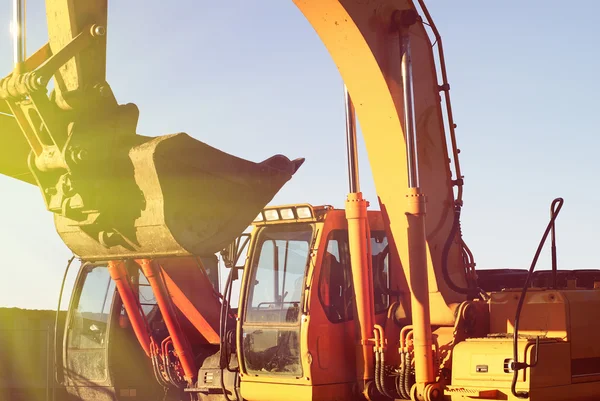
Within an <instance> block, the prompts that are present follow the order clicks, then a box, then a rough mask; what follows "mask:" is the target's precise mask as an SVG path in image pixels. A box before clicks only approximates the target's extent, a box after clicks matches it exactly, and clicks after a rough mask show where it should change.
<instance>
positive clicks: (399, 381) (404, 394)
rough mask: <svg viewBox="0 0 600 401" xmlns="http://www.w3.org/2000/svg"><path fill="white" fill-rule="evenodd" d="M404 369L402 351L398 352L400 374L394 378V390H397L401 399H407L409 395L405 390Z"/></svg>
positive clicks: (404, 358) (405, 368)
mask: <svg viewBox="0 0 600 401" xmlns="http://www.w3.org/2000/svg"><path fill="white" fill-rule="evenodd" d="M406 371H407V367H406V352H404V351H402V352H401V353H400V376H398V378H397V379H396V391H398V393H399V394H400V396H401V398H402V399H404V400H409V399H410V395H409V394H408V393H407V392H406V387H405V386H404V382H405V381H406V379H405V378H406Z"/></svg>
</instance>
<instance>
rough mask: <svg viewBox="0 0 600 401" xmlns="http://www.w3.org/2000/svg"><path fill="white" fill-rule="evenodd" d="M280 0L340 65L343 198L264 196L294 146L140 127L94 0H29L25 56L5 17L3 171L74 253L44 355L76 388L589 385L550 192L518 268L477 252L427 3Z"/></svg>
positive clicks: (571, 276)
mask: <svg viewBox="0 0 600 401" xmlns="http://www.w3.org/2000/svg"><path fill="white" fill-rule="evenodd" d="M293 2H294V3H295V5H296V6H297V7H298V9H299V10H300V12H302V13H303V14H304V16H305V17H306V19H307V20H308V21H309V22H310V23H311V24H312V26H313V28H314V29H315V31H316V32H317V34H318V35H319V37H320V38H321V40H322V41H323V43H324V45H325V46H326V48H327V50H328V51H329V53H330V55H331V57H332V59H333V61H334V62H335V64H336V65H337V67H338V69H339V72H340V74H341V77H342V79H343V81H344V83H345V87H346V91H345V96H346V117H347V118H346V134H347V154H348V178H349V193H348V195H347V199H346V203H345V210H340V209H335V208H333V207H331V206H327V205H321V206H313V205H310V204H304V203H299V204H292V205H281V206H272V205H271V206H267V205H268V204H269V202H270V201H271V200H272V198H273V196H274V195H275V194H276V193H277V191H278V190H279V189H280V188H281V187H282V186H283V185H284V184H285V183H286V182H287V181H289V180H290V179H291V178H292V177H293V175H294V173H295V172H296V171H297V170H298V169H299V168H300V166H301V164H302V162H303V159H295V160H290V159H289V158H287V157H285V156H281V155H276V156H273V157H272V158H269V159H267V160H265V161H263V162H260V163H254V162H251V161H248V160H243V159H240V158H237V157H235V156H232V155H229V154H227V153H224V152H222V151H220V150H218V149H215V148H212V147H210V146H209V145H207V144H204V143H202V142H200V141H198V140H196V139H193V138H192V137H190V136H188V135H186V134H183V133H179V134H174V135H166V136H160V137H155V138H151V137H145V136H142V135H139V134H137V132H136V124H137V119H138V114H139V112H138V109H137V107H136V106H135V105H133V104H125V105H120V104H118V102H117V100H116V99H115V96H114V95H113V92H112V91H111V88H110V86H109V84H108V83H107V82H106V76H105V75H106V74H105V61H106V38H107V35H108V33H109V31H110V30H109V29H108V25H107V1H106V0H95V1H82V0H46V12H47V19H48V30H49V42H48V44H47V45H45V46H44V47H42V48H41V49H39V50H38V51H37V52H35V53H33V54H32V55H31V56H29V57H25V56H24V54H23V53H24V52H23V41H22V36H21V35H19V30H18V29H17V34H16V35H15V68H14V70H13V71H12V72H11V73H10V74H9V75H7V76H6V77H5V78H3V79H2V80H0V98H1V99H2V102H1V103H0V134H1V135H2V146H1V147H0V153H1V156H2V157H0V171H1V172H2V173H3V174H6V175H9V176H11V177H14V178H17V179H20V180H22V181H25V182H28V183H31V184H34V185H37V186H38V187H39V188H40V191H41V195H42V198H43V200H44V202H45V205H46V207H47V209H48V210H49V211H50V212H52V213H53V214H54V221H55V225H56V229H57V232H58V234H59V235H60V237H61V238H62V240H63V241H64V243H65V244H66V245H67V246H68V247H69V248H70V249H71V250H72V251H73V253H74V254H75V255H76V256H77V257H78V258H79V259H80V260H81V261H82V265H81V267H80V271H79V274H78V278H77V280H76V284H75V288H74V291H73V294H72V297H71V301H70V305H69V312H68V317H67V323H66V326H65V333H64V339H63V342H62V353H61V355H62V358H61V360H60V361H57V364H56V365H57V366H56V367H57V372H56V373H57V374H56V376H57V379H58V380H59V381H60V382H61V383H63V384H64V385H65V386H66V388H67V391H68V392H69V394H70V396H71V397H72V399H73V400H84V401H92V400H106V401H108V400H119V401H123V400H162V399H169V400H238V401H241V400H247V401H269V400H273V401H276V400H298V401H307V400H315V401H317V400H323V401H327V400H364V399H367V400H395V399H412V400H427V401H434V400H469V399H477V400H521V399H528V400H544V401H550V400H594V399H598V398H599V396H600V345H598V342H597V341H595V339H594V338H593V337H592V336H590V335H589V333H593V332H597V331H598V330H599V329H600V327H599V326H600V323H599V322H600V319H596V318H595V315H594V313H595V312H593V311H594V310H597V309H598V306H600V292H599V291H598V290H597V288H599V287H600V272H599V271H595V270H581V271H568V272H567V271H559V270H558V269H557V267H556V263H553V269H552V270H551V271H548V272H535V271H534V270H535V266H536V262H537V259H538V257H539V255H540V252H541V250H542V247H543V245H544V243H545V242H546V239H547V238H550V239H551V241H552V245H553V246H552V254H553V260H554V261H555V260H556V247H555V246H554V237H555V220H556V218H557V216H558V213H559V211H560V209H561V207H562V206H563V200H562V199H560V198H559V199H556V200H554V201H553V202H552V205H551V213H550V216H551V217H550V221H549V223H548V225H547V227H546V228H545V230H544V232H543V236H542V240H541V242H540V245H539V247H538V249H537V251H536V253H535V255H534V258H533V262H532V264H531V267H530V269H529V270H487V271H477V272H476V271H475V261H474V257H473V254H472V252H471V251H470V249H469V248H468V247H467V245H466V244H465V242H464V240H463V238H462V233H461V229H460V215H461V210H462V207H463V185H464V180H463V175H462V173H461V170H460V164H459V159H458V154H459V150H458V147H457V143H456V137H455V130H454V128H455V126H454V121H453V116H452V109H451V105H450V93H449V91H450V86H449V84H448V78H447V74H446V70H445V66H444V53H443V49H442V42H441V38H440V35H439V32H438V31H437V28H436V26H435V24H434V22H433V20H432V18H431V15H430V14H429V12H428V10H427V8H426V6H425V4H424V3H423V0H369V1H366V0H293ZM15 22H16V23H15V26H17V27H18V26H21V25H22V4H21V1H19V0H15ZM438 72H439V74H438ZM51 80H53V83H54V85H53V88H52V90H49V89H48V84H49V82H50V81H51ZM357 117H358V119H360V125H361V130H362V134H363V137H364V141H365V144H366V149H367V152H368V156H369V161H370V165H371V170H372V174H373V178H374V181H375V187H376V192H377V199H376V200H372V201H374V202H376V203H378V204H379V209H380V210H369V202H368V201H367V200H366V199H364V198H363V196H362V193H361V190H360V180H359V175H358V157H357V152H358V151H357V139H356V135H357V134H356V124H357V120H356V118H357ZM99 166H102V167H101V168H100V167H99ZM248 226H250V227H251V231H250V232H246V228H247V227H248ZM217 254H218V255H220V257H221V261H222V265H223V267H224V268H225V269H227V271H228V278H227V281H226V282H225V283H224V285H220V284H219V282H218V272H217V271H218V268H219V266H218V261H217V257H216V255H217ZM234 282H239V283H240V291H239V293H238V294H233V292H234V291H233V288H234V285H233V284H234ZM61 292H62V291H61ZM236 298H237V299H238V301H239V302H238V304H237V306H235V307H234V305H235V299H236ZM232 299H233V301H232Z"/></svg>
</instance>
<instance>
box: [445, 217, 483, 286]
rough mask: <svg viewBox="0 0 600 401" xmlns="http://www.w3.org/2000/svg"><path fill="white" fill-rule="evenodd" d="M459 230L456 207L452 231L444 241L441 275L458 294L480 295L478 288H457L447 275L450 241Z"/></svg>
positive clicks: (448, 274)
mask: <svg viewBox="0 0 600 401" xmlns="http://www.w3.org/2000/svg"><path fill="white" fill-rule="evenodd" d="M459 228H460V206H456V207H455V208H454V222H453V223H452V229H451V230H450V234H449V235H448V239H446V243H445V244H444V249H443V251H442V275H443V277H444V281H445V282H446V284H447V285H448V287H450V289H451V290H452V291H454V292H457V293H459V294H465V295H469V296H474V295H477V294H478V293H480V292H481V291H480V290H479V289H478V288H464V287H459V286H458V285H456V283H454V281H452V278H451V277H450V273H448V255H449V254H450V247H451V246H452V241H454V238H455V237H456V234H457V233H458V230H459Z"/></svg>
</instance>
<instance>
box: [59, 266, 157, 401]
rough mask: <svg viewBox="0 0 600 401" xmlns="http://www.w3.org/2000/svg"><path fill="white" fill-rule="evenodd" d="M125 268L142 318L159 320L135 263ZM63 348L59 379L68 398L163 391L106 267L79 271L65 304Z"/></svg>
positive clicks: (128, 398)
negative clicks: (141, 311)
mask: <svg viewBox="0 0 600 401" xmlns="http://www.w3.org/2000/svg"><path fill="white" fill-rule="evenodd" d="M129 270H130V272H129V273H130V275H131V277H132V282H131V285H132V288H133V290H134V292H135V293H137V294H138V297H139V302H140V307H141V308H142V310H143V311H144V313H145V315H146V317H147V318H148V319H149V321H150V323H151V324H152V323H153V322H154V320H159V321H160V320H161V318H160V316H155V315H156V313H155V312H156V310H157V308H156V302H155V300H154V297H153V294H152V291H149V285H148V284H147V281H146V279H145V277H144V276H143V275H142V274H141V272H140V271H139V269H138V268H137V267H136V266H134V264H131V265H130V269H129ZM150 315H152V316H153V317H152V318H151V316H150ZM159 323H160V322H159ZM155 326H156V325H155ZM63 349H64V351H63V374H62V376H63V377H64V384H65V387H66V390H67V392H68V393H69V394H70V395H71V397H72V398H71V399H73V400H77V401H88V400H94V401H109V400H110V401H138V400H139V401H142V400H143V401H158V400H161V399H163V396H164V389H162V388H161V387H160V386H159V385H158V382H157V381H156V379H155V377H154V374H153V372H152V366H151V361H150V359H149V358H148V357H147V356H146V355H145V353H144V351H143V350H142V347H141V346H140V344H139V342H138V341H137V339H136V337H135V334H134V333H133V329H132V327H131V325H130V324H129V320H128V318H127V314H126V313H125V310H124V308H123V305H122V302H121V298H120V296H119V294H118V291H117V290H116V288H115V284H114V281H113V280H112V279H111V277H110V274H109V272H108V268H107V266H106V265H105V264H102V265H94V264H85V265H83V266H82V268H81V270H80V272H79V275H78V277H77V280H76V283H75V290H74V291H73V295H72V297H71V303H70V305H69V313H68V316H67V322H66V329H65V336H64V339H63Z"/></svg>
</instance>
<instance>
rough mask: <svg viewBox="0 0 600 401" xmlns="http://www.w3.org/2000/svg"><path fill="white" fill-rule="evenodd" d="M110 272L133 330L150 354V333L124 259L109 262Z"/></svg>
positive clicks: (146, 351) (145, 350)
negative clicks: (130, 281) (132, 288)
mask: <svg viewBox="0 0 600 401" xmlns="http://www.w3.org/2000/svg"><path fill="white" fill-rule="evenodd" d="M108 272H109V273H110V277H111V278H112V279H113V281H114V282H115V286H116V287H117V290H118V291H119V295H120V296H121V300H122V301H123V306H124V307H125V311H126V312H127V316H128V317H129V321H130V322H131V326H132V327H133V332H134V333H135V336H136V337H137V339H138V341H139V343H140V345H141V346H142V348H143V349H144V352H145V353H146V355H147V356H150V335H149V334H148V330H147V329H146V324H145V322H144V317H143V316H142V315H141V313H140V308H139V304H138V300H137V298H136V296H135V294H134V293H133V291H132V290H131V286H130V285H129V282H128V281H129V279H128V275H127V269H126V268H125V263H124V262H122V261H110V262H108Z"/></svg>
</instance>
